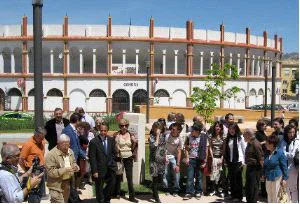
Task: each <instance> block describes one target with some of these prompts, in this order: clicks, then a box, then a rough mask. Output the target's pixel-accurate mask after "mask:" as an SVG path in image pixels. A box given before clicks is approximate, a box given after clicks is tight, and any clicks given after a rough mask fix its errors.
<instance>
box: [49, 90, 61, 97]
mask: <svg viewBox="0 0 300 204" xmlns="http://www.w3.org/2000/svg"><path fill="white" fill-rule="evenodd" d="M47 96H54V97H63V94H62V92H61V90H58V89H56V88H53V89H50V90H49V91H48V92H47Z"/></svg>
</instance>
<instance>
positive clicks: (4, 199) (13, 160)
mask: <svg viewBox="0 0 300 204" xmlns="http://www.w3.org/2000/svg"><path fill="white" fill-rule="evenodd" d="M1 157H2V163H1V165H0V202H1V203H21V202H23V201H24V198H25V197H26V196H27V195H28V193H29V192H30V191H31V189H32V188H34V187H36V186H37V185H38V184H39V183H40V182H41V177H42V176H43V173H41V174H40V175H38V176H34V177H32V178H30V179H28V181H27V185H25V187H24V188H23V189H22V188H21V185H20V182H22V180H23V178H24V177H28V176H29V175H30V173H31V169H30V170H29V171H28V172H26V173H25V174H23V175H22V177H20V178H18V177H17V168H18V167H17V165H18V162H19V158H20V150H19V148H18V146H17V145H15V144H5V145H4V146H3V147H2V149H1Z"/></svg>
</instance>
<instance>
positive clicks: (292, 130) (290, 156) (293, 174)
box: [281, 125, 299, 203]
mask: <svg viewBox="0 0 300 204" xmlns="http://www.w3.org/2000/svg"><path fill="white" fill-rule="evenodd" d="M296 135H297V134H296V127H295V126H293V125H287V126H286V127H285V128H284V138H283V141H282V143H281V145H282V146H281V147H282V150H283V152H284V154H285V156H286V157H287V160H288V164H287V165H288V175H289V179H288V180H287V192H288V194H289V196H290V198H291V201H292V202H293V203H297V202H298V189H297V186H298V185H297V179H295V178H297V177H298V169H297V168H296V166H295V163H294V157H295V155H296V153H297V151H299V140H298V139H297V138H296Z"/></svg>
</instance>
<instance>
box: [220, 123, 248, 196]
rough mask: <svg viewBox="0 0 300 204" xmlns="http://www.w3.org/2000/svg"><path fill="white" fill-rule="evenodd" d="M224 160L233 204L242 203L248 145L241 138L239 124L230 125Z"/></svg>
mask: <svg viewBox="0 0 300 204" xmlns="http://www.w3.org/2000/svg"><path fill="white" fill-rule="evenodd" d="M224 146H225V151H224V160H225V165H227V167H228V175H229V181H230V189H231V190H230V191H231V197H229V198H228V199H229V200H232V202H241V201H242V199H243V181H242V172H243V166H244V162H245V150H246V143H245V141H244V138H243V137H241V131H240V128H239V126H238V124H237V123H233V124H229V126H228V134H227V138H226V140H225V144H224Z"/></svg>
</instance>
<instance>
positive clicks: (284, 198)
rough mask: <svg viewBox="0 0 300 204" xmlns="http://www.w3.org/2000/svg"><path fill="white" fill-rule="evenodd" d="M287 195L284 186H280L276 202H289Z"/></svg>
mask: <svg viewBox="0 0 300 204" xmlns="http://www.w3.org/2000/svg"><path fill="white" fill-rule="evenodd" d="M289 200H290V199H289V195H288V193H287V192H286V190H285V188H284V187H283V186H280V189H279V192H278V202H279V203H288V202H289Z"/></svg>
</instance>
